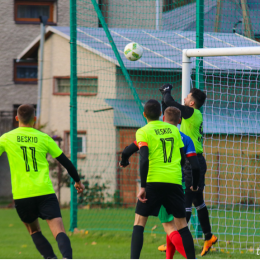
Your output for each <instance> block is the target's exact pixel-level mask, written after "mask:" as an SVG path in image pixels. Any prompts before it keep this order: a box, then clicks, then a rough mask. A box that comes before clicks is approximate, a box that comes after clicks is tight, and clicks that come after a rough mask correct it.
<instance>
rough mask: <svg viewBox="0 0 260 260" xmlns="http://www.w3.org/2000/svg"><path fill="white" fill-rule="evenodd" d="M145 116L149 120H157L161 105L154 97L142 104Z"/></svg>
mask: <svg viewBox="0 0 260 260" xmlns="http://www.w3.org/2000/svg"><path fill="white" fill-rule="evenodd" d="M144 112H145V114H146V117H147V118H148V119H150V120H159V117H160V115H161V105H160V103H159V102H158V101H157V100H155V99H150V100H148V101H147V102H146V103H145V105H144Z"/></svg>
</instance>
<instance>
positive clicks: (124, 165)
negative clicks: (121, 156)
mask: <svg viewBox="0 0 260 260" xmlns="http://www.w3.org/2000/svg"><path fill="white" fill-rule="evenodd" d="M129 164H130V163H129V161H128V160H122V161H121V162H120V163H119V166H121V167H123V168H125V167H126V166H128V165H129Z"/></svg>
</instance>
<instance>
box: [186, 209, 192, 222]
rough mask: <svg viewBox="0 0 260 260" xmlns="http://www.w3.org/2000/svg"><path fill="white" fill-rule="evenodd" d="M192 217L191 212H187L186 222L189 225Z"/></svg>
mask: <svg viewBox="0 0 260 260" xmlns="http://www.w3.org/2000/svg"><path fill="white" fill-rule="evenodd" d="M190 217H191V212H187V211H186V221H187V223H189V221H190Z"/></svg>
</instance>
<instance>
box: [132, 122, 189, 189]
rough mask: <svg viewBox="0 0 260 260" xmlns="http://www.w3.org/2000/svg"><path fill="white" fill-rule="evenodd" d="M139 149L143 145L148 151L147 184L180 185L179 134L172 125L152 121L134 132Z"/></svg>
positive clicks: (180, 144)
mask: <svg viewBox="0 0 260 260" xmlns="http://www.w3.org/2000/svg"><path fill="white" fill-rule="evenodd" d="M136 141H137V144H138V146H139V148H140V147H141V146H142V145H143V144H144V143H145V145H146V144H147V146H148V149H149V170H148V175H147V182H164V183H174V184H180V185H181V184H182V172H181V153H180V148H181V147H183V146H184V145H183V142H182V139H181V135H180V132H179V130H178V128H177V127H176V126H174V125H171V124H168V123H165V122H161V121H152V122H149V123H148V124H147V125H146V126H144V127H142V128H140V129H138V130H137V132H136Z"/></svg>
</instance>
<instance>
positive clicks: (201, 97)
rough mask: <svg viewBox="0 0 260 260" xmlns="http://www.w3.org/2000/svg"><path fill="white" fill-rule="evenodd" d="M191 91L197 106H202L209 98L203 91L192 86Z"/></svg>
mask: <svg viewBox="0 0 260 260" xmlns="http://www.w3.org/2000/svg"><path fill="white" fill-rule="evenodd" d="M190 93H191V96H192V97H193V98H194V100H195V106H196V108H198V109H199V108H201V107H202V106H203V104H204V102H205V100H206V98H207V95H206V94H205V93H204V92H203V91H201V90H200V89H197V88H192V89H191V91H190Z"/></svg>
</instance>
